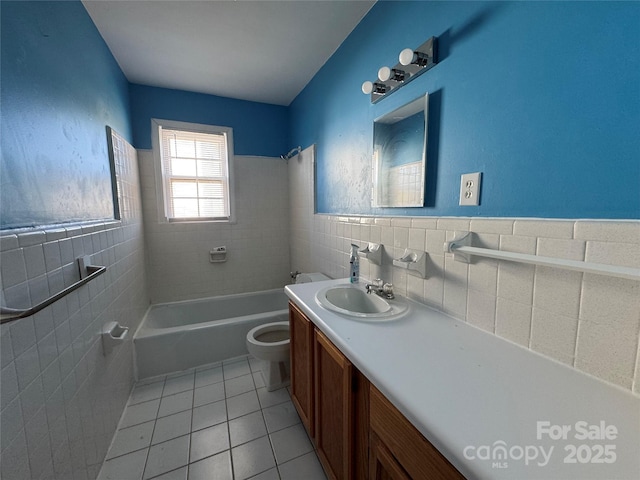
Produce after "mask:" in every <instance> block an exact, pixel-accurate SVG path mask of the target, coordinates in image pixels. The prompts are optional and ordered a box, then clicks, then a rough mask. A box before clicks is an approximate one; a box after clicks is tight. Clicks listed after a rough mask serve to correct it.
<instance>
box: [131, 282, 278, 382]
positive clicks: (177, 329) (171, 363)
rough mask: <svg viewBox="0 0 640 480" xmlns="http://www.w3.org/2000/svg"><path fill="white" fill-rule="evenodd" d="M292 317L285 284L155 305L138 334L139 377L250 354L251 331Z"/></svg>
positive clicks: (136, 346) (135, 346) (136, 354)
mask: <svg viewBox="0 0 640 480" xmlns="http://www.w3.org/2000/svg"><path fill="white" fill-rule="evenodd" d="M288 319H289V313H288V298H287V296H286V295H285V293H284V290H283V289H277V290H267V291H264V292H254V293H243V294H238V295H225V296H221V297H210V298H205V299H198V300H189V301H184V302H174V303H165V304H158V305H152V306H150V307H149V309H148V310H147V313H146V314H145V316H144V319H143V320H142V322H141V324H140V328H138V330H137V332H136V334H135V336H134V339H133V344H134V350H135V356H136V368H137V378H138V379H141V378H147V377H153V376H155V375H161V374H165V373H170V372H176V371H180V370H186V369H188V368H192V367H197V366H199V365H205V364H208V363H213V362H218V361H221V360H225V359H228V358H232V357H237V356H240V355H246V354H247V353H248V352H247V347H246V343H245V340H246V335H247V332H248V331H249V330H251V329H252V328H253V327H256V326H258V325H262V324H264V323H270V322H281V321H288Z"/></svg>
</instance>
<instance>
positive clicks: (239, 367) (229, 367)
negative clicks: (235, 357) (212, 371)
mask: <svg viewBox="0 0 640 480" xmlns="http://www.w3.org/2000/svg"><path fill="white" fill-rule="evenodd" d="M222 370H223V373H224V379H225V380H229V379H231V378H236V377H240V376H242V375H248V374H249V373H251V369H250V368H249V362H248V361H247V360H246V359H244V360H241V361H239V362H234V363H230V364H225V365H223V367H222Z"/></svg>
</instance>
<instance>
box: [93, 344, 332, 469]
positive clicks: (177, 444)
mask: <svg viewBox="0 0 640 480" xmlns="http://www.w3.org/2000/svg"><path fill="white" fill-rule="evenodd" d="M98 478H99V480H140V479H144V480H147V479H156V480H161V479H162V480H168V479H173V480H208V479H211V478H215V479H218V480H234V479H235V480H243V479H247V478H251V479H255V480H260V479H261V480H280V479H282V480H299V479H303V478H304V479H305V480H325V479H326V477H325V475H324V472H323V471H322V467H321V466H320V463H319V462H318V459H317V457H316V454H315V452H314V449H313V445H312V443H311V441H310V440H309V437H308V436H307V434H306V432H305V430H304V427H303V426H302V424H301V423H300V417H298V414H297V413H296V411H295V408H294V406H293V404H292V403H291V398H290V396H289V392H288V390H287V389H286V388H282V389H279V390H275V391H273V392H268V391H267V390H266V388H264V382H263V379H262V375H261V373H260V372H259V371H258V361H256V360H255V359H253V358H251V357H238V358H233V359H229V360H227V361H224V362H220V363H217V364H211V365H205V366H202V367H199V368H195V369H191V370H188V371H184V372H177V373H175V374H171V375H163V376H160V377H154V378H151V379H147V380H143V381H140V382H138V384H137V385H136V386H135V388H134V389H133V391H132V392H131V396H130V398H129V402H128V405H127V408H126V409H125V411H124V413H123V415H122V418H121V420H120V425H119V429H118V431H117V432H116V435H115V437H114V439H113V442H112V444H111V448H110V449H109V452H108V453H107V457H106V460H105V463H104V465H103V467H102V470H101V472H100V476H99V477H98Z"/></svg>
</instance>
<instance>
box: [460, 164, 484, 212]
mask: <svg viewBox="0 0 640 480" xmlns="http://www.w3.org/2000/svg"><path fill="white" fill-rule="evenodd" d="M481 177H482V173H481V172H475V173H465V174H463V175H462V176H461V177H460V205H462V206H473V205H480V179H481Z"/></svg>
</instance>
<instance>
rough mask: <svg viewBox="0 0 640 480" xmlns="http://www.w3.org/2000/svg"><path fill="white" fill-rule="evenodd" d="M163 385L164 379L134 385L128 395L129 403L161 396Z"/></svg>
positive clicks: (146, 400)
mask: <svg viewBox="0 0 640 480" xmlns="http://www.w3.org/2000/svg"><path fill="white" fill-rule="evenodd" d="M163 386H164V381H160V382H155V383H148V384H142V385H140V384H138V385H136V386H135V388H134V389H133V391H132V392H131V396H130V397H129V405H135V404H136V403H142V402H148V401H149V400H155V399H157V398H160V397H161V396H162V388H163Z"/></svg>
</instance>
